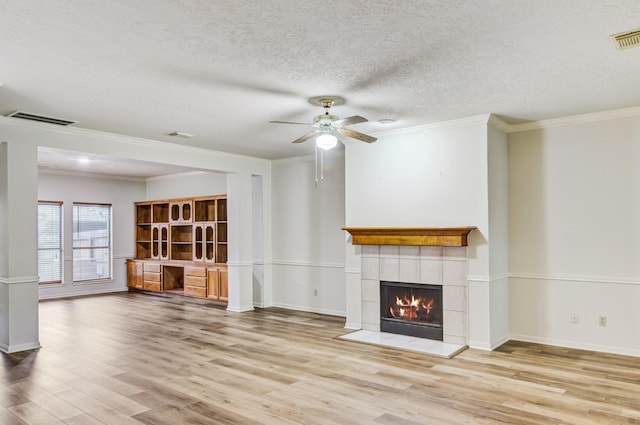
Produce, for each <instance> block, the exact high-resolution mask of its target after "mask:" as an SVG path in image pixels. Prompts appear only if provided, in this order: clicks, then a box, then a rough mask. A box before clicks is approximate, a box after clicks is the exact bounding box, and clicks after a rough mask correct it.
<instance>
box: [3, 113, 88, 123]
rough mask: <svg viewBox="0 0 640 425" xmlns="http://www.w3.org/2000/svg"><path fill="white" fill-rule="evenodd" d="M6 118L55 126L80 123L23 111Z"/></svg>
mask: <svg viewBox="0 0 640 425" xmlns="http://www.w3.org/2000/svg"><path fill="white" fill-rule="evenodd" d="M6 116H7V117H12V118H21V119H23V120H29V121H38V122H46V123H48V124H55V125H71V124H76V123H77V122H78V121H71V120H64V119H61V118H54V117H46V116H44V115H38V114H32V113H29V112H23V111H15V112H12V113H10V114H8V115H6Z"/></svg>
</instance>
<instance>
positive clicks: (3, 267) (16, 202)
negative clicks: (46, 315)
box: [0, 142, 40, 353]
mask: <svg viewBox="0 0 640 425" xmlns="http://www.w3.org/2000/svg"><path fill="white" fill-rule="evenodd" d="M37 205H38V150H37V147H36V146H35V145H32V144H29V143H17V142H13V143H8V142H5V143H0V350H1V351H3V352H5V353H14V352H18V351H24V350H30V349H34V348H39V347H40V342H39V337H38V276H37V274H38V261H37V220H38V219H37Z"/></svg>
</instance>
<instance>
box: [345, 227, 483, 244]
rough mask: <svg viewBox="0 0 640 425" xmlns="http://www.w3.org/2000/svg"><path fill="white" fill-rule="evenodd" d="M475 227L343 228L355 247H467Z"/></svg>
mask: <svg viewBox="0 0 640 425" xmlns="http://www.w3.org/2000/svg"><path fill="white" fill-rule="evenodd" d="M473 229H475V227H343V228H342V230H346V231H347V232H349V233H350V234H351V243H353V244H354V245H409V246H467V235H469V233H471V231H472V230H473Z"/></svg>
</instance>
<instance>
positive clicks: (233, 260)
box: [227, 173, 253, 312]
mask: <svg viewBox="0 0 640 425" xmlns="http://www.w3.org/2000/svg"><path fill="white" fill-rule="evenodd" d="M227 217H228V224H227V226H228V232H229V234H228V244H229V245H228V261H227V266H228V268H229V301H228V304H227V310H229V311H235V312H242V311H249V310H253V233H252V227H253V209H252V179H251V174H250V173H232V174H229V175H228V176H227Z"/></svg>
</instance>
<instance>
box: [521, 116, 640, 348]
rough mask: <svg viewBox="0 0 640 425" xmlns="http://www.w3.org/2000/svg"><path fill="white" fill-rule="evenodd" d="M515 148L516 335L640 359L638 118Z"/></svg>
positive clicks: (551, 134) (545, 133) (544, 133)
mask: <svg viewBox="0 0 640 425" xmlns="http://www.w3.org/2000/svg"><path fill="white" fill-rule="evenodd" d="M508 147H509V271H510V291H509V292H510V318H511V320H510V332H511V337H512V338H513V339H517V340H522V341H531V342H540V343H548V344H553V345H560V346H566V347H574V348H583V349H590V350H598V351H607V352H614V353H621V354H631V355H640V338H638V335H640V309H638V302H640V262H639V261H638V258H640V245H639V244H638V239H639V238H638V237H639V236H640V220H638V217H640V167H638V164H639V163H640V117H627V118H618V119H609V120H605V121H598V122H588V123H576V124H571V125H565V126H561V127H554V128H545V129H538V130H530V131H523V132H518V133H512V134H510V136H509V142H508ZM573 313H576V315H577V318H578V323H571V320H570V318H571V315H572V314H573ZM600 317H606V326H599V319H600Z"/></svg>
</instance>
